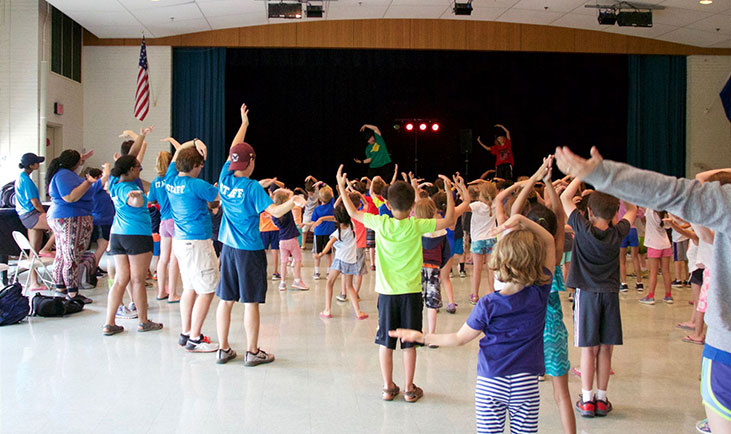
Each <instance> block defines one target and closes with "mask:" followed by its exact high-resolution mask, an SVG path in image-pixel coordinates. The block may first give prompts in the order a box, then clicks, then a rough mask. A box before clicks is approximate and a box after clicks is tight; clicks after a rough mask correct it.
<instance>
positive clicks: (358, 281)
mask: <svg viewBox="0 0 731 434" xmlns="http://www.w3.org/2000/svg"><path fill="white" fill-rule="evenodd" d="M362 284H363V275H362V274H358V275H357V276H355V277H354V278H353V286H354V287H355V296H356V298H357V297H358V294H360V286H361V285H362Z"/></svg>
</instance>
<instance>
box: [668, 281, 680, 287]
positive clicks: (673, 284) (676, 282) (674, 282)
mask: <svg viewBox="0 0 731 434" xmlns="http://www.w3.org/2000/svg"><path fill="white" fill-rule="evenodd" d="M670 284H671V285H672V286H673V288H680V287H682V286H683V282H681V281H680V280H673V281H672V282H670Z"/></svg>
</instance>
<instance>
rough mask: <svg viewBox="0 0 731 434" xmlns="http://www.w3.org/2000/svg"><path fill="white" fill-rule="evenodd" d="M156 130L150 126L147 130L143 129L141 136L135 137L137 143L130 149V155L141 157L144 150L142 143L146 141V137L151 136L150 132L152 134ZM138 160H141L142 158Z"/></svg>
mask: <svg viewBox="0 0 731 434" xmlns="http://www.w3.org/2000/svg"><path fill="white" fill-rule="evenodd" d="M154 128H155V127H154V126H149V127H147V128H143V129H142V130H141V131H140V135H139V136H137V137H135V141H134V143H132V147H130V148H129V155H134V156H135V157H137V156H139V154H140V151H141V150H142V143H143V142H144V141H145V137H146V136H147V135H148V134H150V132H152V130H153V129H154ZM143 157H144V153H143ZM137 159H138V160H140V158H137Z"/></svg>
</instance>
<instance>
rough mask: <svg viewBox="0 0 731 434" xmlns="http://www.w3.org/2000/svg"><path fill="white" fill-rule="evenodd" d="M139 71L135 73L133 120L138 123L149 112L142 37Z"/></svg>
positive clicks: (148, 91)
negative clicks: (135, 89)
mask: <svg viewBox="0 0 731 434" xmlns="http://www.w3.org/2000/svg"><path fill="white" fill-rule="evenodd" d="M139 65H140V69H139V71H138V72H137V93H136V94H135V118H137V119H139V120H140V121H143V120H145V116H147V112H148V111H149V110H150V80H149V76H148V75H147V48H146V46H145V37H144V36H143V37H142V46H141V47H140V63H139Z"/></svg>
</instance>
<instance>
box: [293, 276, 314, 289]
mask: <svg viewBox="0 0 731 434" xmlns="http://www.w3.org/2000/svg"><path fill="white" fill-rule="evenodd" d="M292 289H297V290H299V291H309V290H310V288H309V287H308V286H307V285H305V282H303V281H301V280H299V279H295V281H294V283H292Z"/></svg>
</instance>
